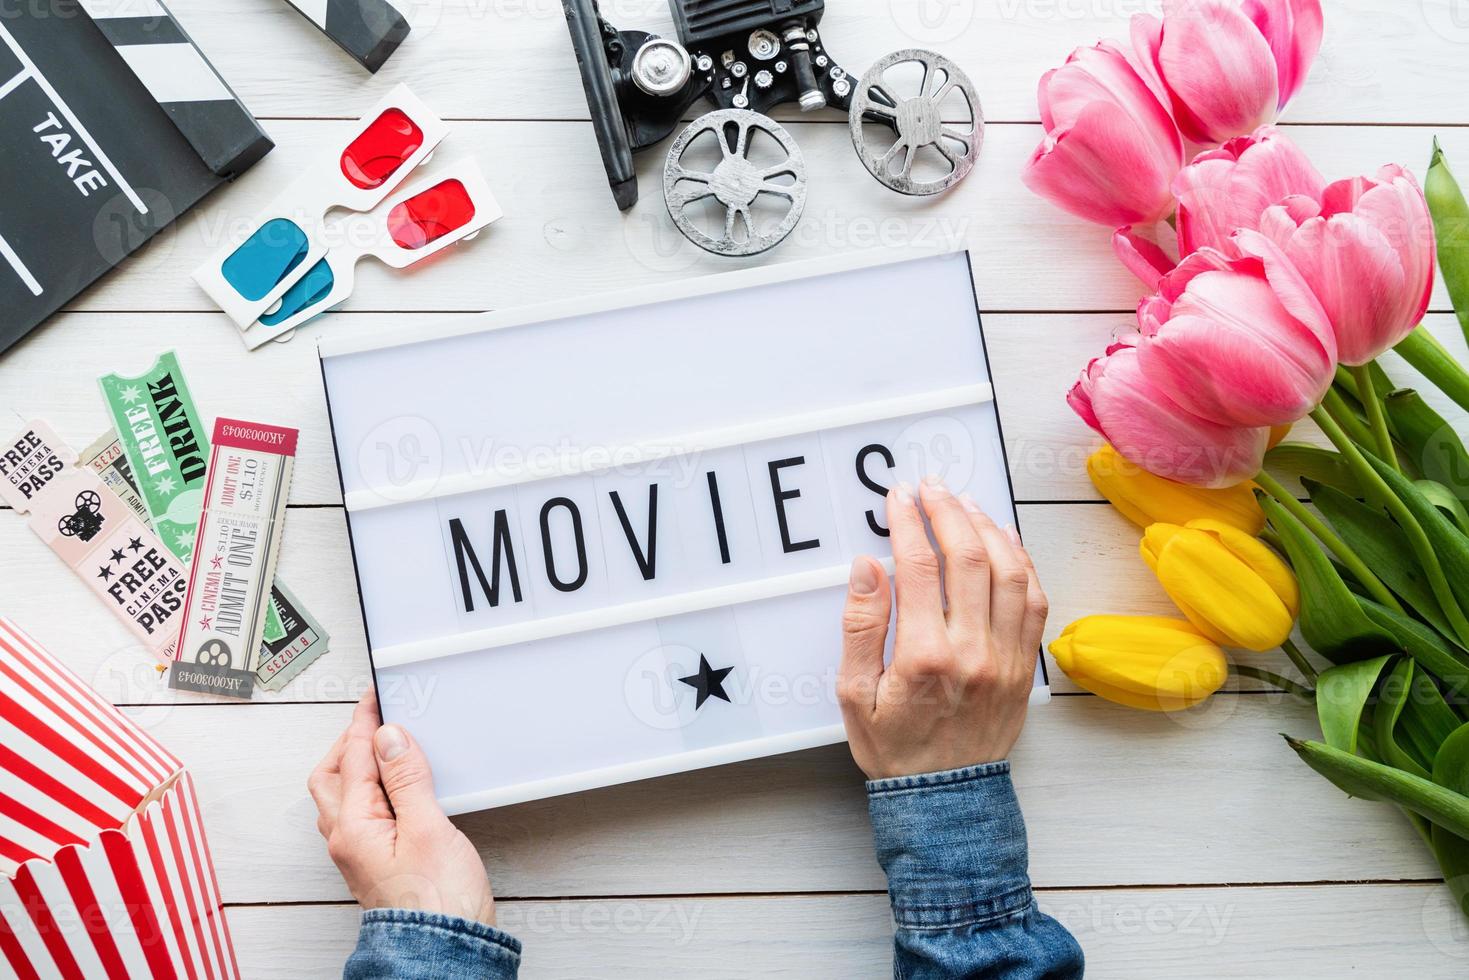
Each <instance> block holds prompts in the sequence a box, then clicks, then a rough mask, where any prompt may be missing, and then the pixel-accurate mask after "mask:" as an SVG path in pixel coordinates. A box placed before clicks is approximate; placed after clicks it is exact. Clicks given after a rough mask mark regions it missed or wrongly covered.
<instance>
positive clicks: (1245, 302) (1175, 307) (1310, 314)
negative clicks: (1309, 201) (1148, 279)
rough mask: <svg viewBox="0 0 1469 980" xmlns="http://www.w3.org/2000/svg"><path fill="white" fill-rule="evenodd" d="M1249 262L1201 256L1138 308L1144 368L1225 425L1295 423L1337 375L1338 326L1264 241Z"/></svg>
mask: <svg viewBox="0 0 1469 980" xmlns="http://www.w3.org/2000/svg"><path fill="white" fill-rule="evenodd" d="M1236 243H1237V246H1238V248H1239V249H1240V250H1241V251H1242V252H1243V253H1244V257H1243V258H1230V257H1228V256H1226V255H1224V254H1223V253H1220V252H1217V251H1215V250H1213V249H1203V250H1201V251H1198V252H1195V253H1193V254H1192V255H1189V256H1187V257H1185V258H1184V260H1183V261H1182V262H1180V263H1179V265H1178V268H1177V269H1175V270H1174V271H1173V272H1171V273H1169V274H1168V275H1167V276H1164V277H1163V281H1162V283H1161V285H1160V287H1159V291H1158V293H1157V294H1155V295H1153V296H1150V297H1148V298H1146V299H1144V300H1143V301H1142V303H1141V304H1139V306H1138V326H1139V328H1140V330H1141V332H1142V335H1143V336H1142V340H1141V342H1140V361H1141V364H1142V369H1143V370H1144V371H1145V372H1146V373H1147V375H1148V377H1149V379H1151V380H1152V381H1153V383H1154V384H1156V385H1157V386H1158V387H1159V388H1161V389H1162V390H1163V391H1165V392H1166V393H1167V394H1168V396H1169V397H1170V398H1172V399H1173V400H1174V401H1175V402H1177V403H1178V404H1179V405H1182V406H1183V407H1184V408H1186V409H1188V410H1189V411H1190V412H1192V413H1194V414H1195V415H1198V416H1200V417H1202V418H1206V419H1209V420H1210V421H1212V422H1217V423H1219V424H1221V425H1231V426H1271V425H1284V424H1286V423H1288V422H1294V421H1296V420H1297V419H1299V418H1301V417H1302V416H1304V415H1305V414H1306V413H1308V412H1309V411H1310V410H1311V409H1312V408H1314V407H1315V406H1316V404H1317V403H1318V402H1320V401H1321V398H1322V396H1324V395H1325V394H1326V390H1327V389H1328V388H1329V387H1330V386H1331V381H1332V377H1333V375H1334V373H1335V369H1336V338H1335V336H1334V335H1333V333H1332V330H1331V321H1330V320H1329V319H1328V318H1327V316H1326V312H1325V311H1324V310H1323V309H1322V307H1321V304H1320V303H1319V302H1318V301H1317V299H1316V297H1315V296H1314V295H1313V294H1312V292H1311V290H1310V288H1309V287H1308V286H1307V284H1306V282H1305V280H1304V279H1303V278H1302V276H1301V274H1300V273H1299V272H1298V271H1297V270H1296V269H1295V267H1294V266H1293V265H1292V264H1291V263H1290V261H1289V260H1287V259H1286V258H1285V256H1284V254H1283V253H1282V252H1281V251H1280V249H1279V248H1278V247H1276V246H1275V245H1274V244H1273V243H1272V242H1271V241H1269V240H1268V239H1266V238H1264V237H1263V236H1262V235H1261V234H1260V233H1259V232H1253V231H1242V232H1240V233H1239V234H1238V236H1237V239H1236Z"/></svg>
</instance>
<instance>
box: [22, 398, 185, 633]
mask: <svg viewBox="0 0 1469 980" xmlns="http://www.w3.org/2000/svg"><path fill="white" fill-rule="evenodd" d="M75 458H76V457H75V454H73V453H72V451H71V450H70V449H69V448H68V447H67V446H66V444H65V443H63V442H62V441H61V440H60V439H58V438H57V437H56V434H55V433H54V432H52V431H51V429H50V427H49V426H47V425H46V424H45V423H43V422H34V421H33V422H30V423H28V424H27V425H26V426H25V427H24V428H23V429H22V430H21V432H20V434H19V435H16V436H14V437H12V438H10V439H7V440H5V442H4V443H3V444H0V499H3V500H4V501H5V502H6V503H7V504H9V505H10V506H12V507H14V508H15V509H16V511H18V512H19V513H22V514H29V515H30V525H31V530H33V531H35V533H36V534H37V536H39V537H40V538H41V540H43V541H45V542H46V544H48V545H49V546H50V547H51V550H52V551H54V552H56V553H57V554H58V555H60V556H61V560H62V561H64V562H66V563H67V564H68V565H70V566H71V569H72V571H73V572H75V573H76V574H77V575H78V576H80V577H81V578H82V580H83V581H85V582H86V583H87V584H88V585H90V586H91V588H92V591H93V592H94V593H95V594H96V595H97V597H98V598H99V599H101V600H102V602H103V603H104V604H105V605H106V606H107V607H108V608H109V609H111V610H112V611H113V613H114V614H115V615H116V616H117V617H118V618H119V619H121V620H122V621H123V622H124V623H126V624H127V626H128V628H129V629H130V630H132V632H133V635H134V636H136V637H138V639H139V640H141V641H142V642H143V644H144V645H145V646H146V647H147V648H148V649H149V650H150V651H152V653H153V654H154V655H155V656H156V657H158V659H159V660H162V661H171V660H173V659H175V657H176V656H177V651H178V645H177V644H178V636H179V630H180V626H181V624H182V622H183V608H184V589H185V581H186V579H185V572H184V568H183V565H182V564H181V563H180V562H179V561H178V559H176V558H175V557H174V556H173V554H172V553H171V552H170V551H169V550H168V549H167V548H165V547H164V546H163V542H161V541H159V540H158V537H157V535H155V534H154V533H153V532H152V531H151V530H149V529H148V527H147V526H146V525H145V524H144V523H143V522H142V520H140V519H139V518H138V516H137V515H136V514H134V513H133V512H132V511H131V510H130V509H129V508H128V506H127V504H125V503H124V502H123V501H122V500H121V499H120V498H119V497H118V496H117V495H116V494H115V493H113V492H112V491H111V490H109V489H108V487H107V485H106V484H105V483H104V482H103V480H102V478H101V477H100V476H98V474H97V473H95V472H93V471H91V470H89V469H82V468H81V467H77V466H72V465H71V462H72V461H73V460H74V459H75Z"/></svg>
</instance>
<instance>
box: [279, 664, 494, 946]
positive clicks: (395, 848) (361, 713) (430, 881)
mask: <svg viewBox="0 0 1469 980" xmlns="http://www.w3.org/2000/svg"><path fill="white" fill-rule="evenodd" d="M306 786H307V788H308V789H309V790H310V791H311V798H312V799H314V800H315V801H316V809H317V811H318V813H319V816H318V817H317V820H316V829H317V830H319V831H321V836H322V837H324V838H326V845H327V852H328V853H329V854H330V855H331V858H332V861H333V862H335V863H336V866H337V870H339V871H341V872H342V877H343V878H345V879H346V881H347V887H348V888H349V889H350V890H351V892H352V897H353V898H355V899H357V902H358V904H359V905H361V906H362V907H363V908H364V909H377V908H394V909H417V910H420V911H424V912H441V913H443V914H445V915H455V916H459V917H461V918H465V919H477V920H478V921H480V922H483V923H484V924H485V925H490V926H492V925H494V924H495V899H494V896H492V895H491V894H490V880H489V878H488V877H487V876H486V874H485V868H484V865H483V864H482V863H481V862H480V858H479V852H478V851H476V850H475V848H474V845H473V844H471V843H470V842H469V838H467V837H465V836H464V834H463V833H461V832H460V830H459V828H457V827H455V826H454V825H453V824H452V823H450V822H449V818H448V817H446V816H445V815H444V811H443V808H442V807H440V806H439V802H438V800H437V799H435V797H434V781H433V773H432V772H430V771H429V765H428V759H427V758H425V757H424V754H423V750H422V749H421V748H419V747H418V744H417V743H416V742H414V741H413V739H412V737H411V736H409V734H408V733H407V731H405V730H404V729H403V728H402V727H401V726H399V725H382V726H381V727H379V718H378V710H377V698H376V697H375V696H374V695H373V693H372V692H371V691H369V692H368V693H367V694H365V695H363V697H362V700H361V701H359V702H357V710H356V711H354V712H353V713H352V723H351V724H350V725H349V726H348V727H347V730H346V731H345V732H343V733H342V734H341V736H340V737H339V738H338V739H337V741H336V744H335V745H333V746H332V747H331V750H330V751H328V752H327V754H326V758H324V759H322V760H321V763H320V764H319V765H318V766H317V767H316V769H315V770H314V771H313V772H312V773H311V778H310V779H308V780H307V782H306Z"/></svg>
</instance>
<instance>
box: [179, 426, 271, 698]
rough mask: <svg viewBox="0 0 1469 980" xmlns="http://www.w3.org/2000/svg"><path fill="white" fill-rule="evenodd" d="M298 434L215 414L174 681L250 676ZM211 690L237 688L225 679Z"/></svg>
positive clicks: (224, 691) (262, 628)
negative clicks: (206, 677)
mask: <svg viewBox="0 0 1469 980" xmlns="http://www.w3.org/2000/svg"><path fill="white" fill-rule="evenodd" d="M296 437H297V431H296V430H295V429H288V428H282V427H280V426H274V425H265V424H263V423H259V422H243V421H240V420H238V419H227V418H220V419H216V420H215V423H214V439H213V450H212V452H211V453H210V458H209V463H208V475H207V476H206V477H205V481H204V509H203V511H202V512H201V513H200V515H199V522H198V525H197V527H198V536H197V539H196V545H195V548H194V555H193V560H192V562H191V564H190V566H189V586H188V600H187V604H186V606H185V610H184V620H183V626H182V627H181V629H180V633H179V659H180V661H181V665H180V666H179V667H176V668H175V670H174V672H173V673H174V675H175V676H174V677H173V678H171V679H170V683H171V684H173V685H174V686H180V683H181V682H183V683H185V684H188V683H190V682H192V681H195V680H197V679H198V678H197V676H196V675H205V674H210V673H213V674H215V675H216V676H219V677H226V678H230V679H231V680H232V681H235V682H240V683H244V682H245V681H244V678H241V677H238V676H235V675H237V674H243V675H245V676H246V677H248V679H249V682H251V683H253V680H254V668H255V663H256V657H257V653H256V651H258V650H259V648H260V645H261V643H262V642H264V634H265V622H266V607H267V606H268V605H269V603H270V585H271V581H272V580H273V579H274V577H275V562H276V554H277V552H278V550H279V548H280V538H281V531H282V529H283V527H284V524H285V514H286V495H287V493H288V491H289V489H290V484H291V467H292V464H293V462H294V460H295V456H296ZM226 671H228V672H230V673H229V674H226V673H224V672H226ZM216 693H221V694H234V695H236V696H240V695H239V694H238V692H236V691H234V690H231V689H227V688H226V687H225V686H221V687H219V688H218V689H217V690H216ZM244 696H248V694H246V695H244Z"/></svg>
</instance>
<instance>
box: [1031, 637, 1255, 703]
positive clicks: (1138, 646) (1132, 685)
mask: <svg viewBox="0 0 1469 980" xmlns="http://www.w3.org/2000/svg"><path fill="white" fill-rule="evenodd" d="M1050 651H1051V655H1052V656H1053V657H1055V658H1056V663H1057V665H1058V666H1059V667H1060V668H1061V669H1062V670H1063V671H1065V672H1066V674H1067V676H1069V677H1070V678H1071V679H1072V680H1073V681H1075V682H1076V684H1077V685H1078V686H1079V687H1082V688H1084V689H1085V690H1088V691H1091V692H1092V693H1093V694H1097V695H1098V696H1100V697H1104V698H1106V699H1108V700H1110V701H1116V702H1118V703H1119V704H1124V705H1127V706H1129V707H1133V708H1144V709H1147V710H1151V711H1175V710H1179V709H1182V708H1187V707H1189V706H1190V705H1193V704H1196V703H1198V702H1199V701H1202V700H1204V699H1205V698H1207V697H1209V695H1211V694H1213V693H1214V692H1215V691H1217V690H1219V688H1220V687H1222V686H1223V685H1224V681H1225V679H1226V677H1227V676H1228V663H1227V661H1226V660H1225V659H1224V653H1223V651H1221V650H1220V649H1219V648H1218V647H1217V646H1215V645H1214V644H1213V643H1211V642H1209V640H1208V639H1207V638H1205V637H1204V636H1202V635H1200V634H1199V633H1198V631H1197V630H1195V629H1194V628H1193V627H1191V626H1190V625H1189V624H1188V623H1185V622H1182V621H1180V620H1176V619H1167V618H1164V617H1158V616H1087V617H1085V618H1084V619H1079V620H1077V621H1076V622H1074V623H1072V624H1070V625H1069V626H1067V627H1066V628H1065V629H1064V630H1062V632H1061V635H1060V636H1058V637H1057V638H1056V639H1055V640H1054V641H1052V643H1051V646H1050Z"/></svg>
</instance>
